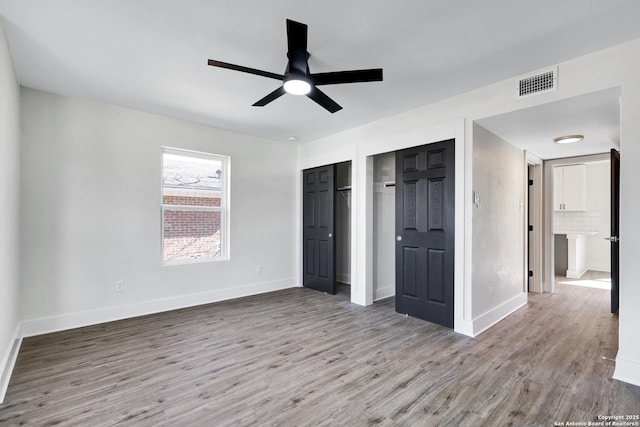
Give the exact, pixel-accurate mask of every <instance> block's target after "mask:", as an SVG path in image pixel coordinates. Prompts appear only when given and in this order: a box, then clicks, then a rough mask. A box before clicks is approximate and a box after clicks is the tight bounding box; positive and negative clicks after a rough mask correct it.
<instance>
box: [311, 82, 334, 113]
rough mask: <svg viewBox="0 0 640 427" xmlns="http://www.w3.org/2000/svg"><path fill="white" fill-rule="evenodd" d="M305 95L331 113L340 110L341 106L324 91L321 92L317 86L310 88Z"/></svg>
mask: <svg viewBox="0 0 640 427" xmlns="http://www.w3.org/2000/svg"><path fill="white" fill-rule="evenodd" d="M307 96H308V97H309V98H311V99H313V100H314V101H316V102H317V103H318V104H319V105H320V106H321V107H323V108H324V109H325V110H327V111H329V112H330V113H332V114H333V113H335V112H336V111H340V110H342V107H341V106H340V105H338V103H337V102H336V101H334V100H333V99H331V98H329V97H328V96H327V94H326V93H324V92H322V91H321V90H320V89H318V88H317V87H314V88H312V89H311V92H309V93H308V94H307Z"/></svg>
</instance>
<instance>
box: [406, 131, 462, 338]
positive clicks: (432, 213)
mask: <svg viewBox="0 0 640 427" xmlns="http://www.w3.org/2000/svg"><path fill="white" fill-rule="evenodd" d="M454 165H455V159H454V140H449V141H443V142H438V143H435V144H429V145H424V146H422V147H416V148H410V149H407V150H403V151H398V152H397V153H396V311H397V312H399V313H403V314H408V315H410V316H413V317H417V318H420V319H423V320H427V321H429V322H433V323H438V324H440V325H444V326H447V327H450V328H452V327H453V267H454V262H453V261H454V258H453V256H454V254H453V245H454V208H455V206H454V196H455V182H454V177H455V171H454Z"/></svg>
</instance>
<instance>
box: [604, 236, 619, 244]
mask: <svg viewBox="0 0 640 427" xmlns="http://www.w3.org/2000/svg"><path fill="white" fill-rule="evenodd" d="M604 240H609V241H610V242H611V243H618V242H619V241H620V239H619V238H618V236H611V237H605V238H604Z"/></svg>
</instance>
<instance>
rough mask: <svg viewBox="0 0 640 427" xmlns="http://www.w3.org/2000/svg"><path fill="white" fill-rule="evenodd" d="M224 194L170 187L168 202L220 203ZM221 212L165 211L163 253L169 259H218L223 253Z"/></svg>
mask: <svg viewBox="0 0 640 427" xmlns="http://www.w3.org/2000/svg"><path fill="white" fill-rule="evenodd" d="M220 197H221V195H220V193H219V192H214V191H198V190H181V189H167V190H165V191H164V194H163V196H162V203H163V204H164V205H172V206H194V207H198V206H216V207H217V206H220V205H221V200H220ZM221 220H222V213H221V212H211V211H197V210H180V209H171V208H170V206H167V207H166V208H165V210H164V241H163V253H164V260H165V261H169V262H171V261H186V260H193V259H201V258H216V257H219V256H220V255H221V244H222V240H221V222H222V221H221Z"/></svg>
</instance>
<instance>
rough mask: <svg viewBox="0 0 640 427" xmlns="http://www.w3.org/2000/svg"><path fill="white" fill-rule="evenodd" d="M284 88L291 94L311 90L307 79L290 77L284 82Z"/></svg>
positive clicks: (304, 93) (300, 93)
mask: <svg viewBox="0 0 640 427" xmlns="http://www.w3.org/2000/svg"><path fill="white" fill-rule="evenodd" d="M283 86H284V90H285V91H286V92H287V93H290V94H291V95H306V94H308V93H309V92H311V85H310V84H309V82H308V81H306V80H302V79H300V78H292V79H290V80H287V81H286V82H284V85H283Z"/></svg>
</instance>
